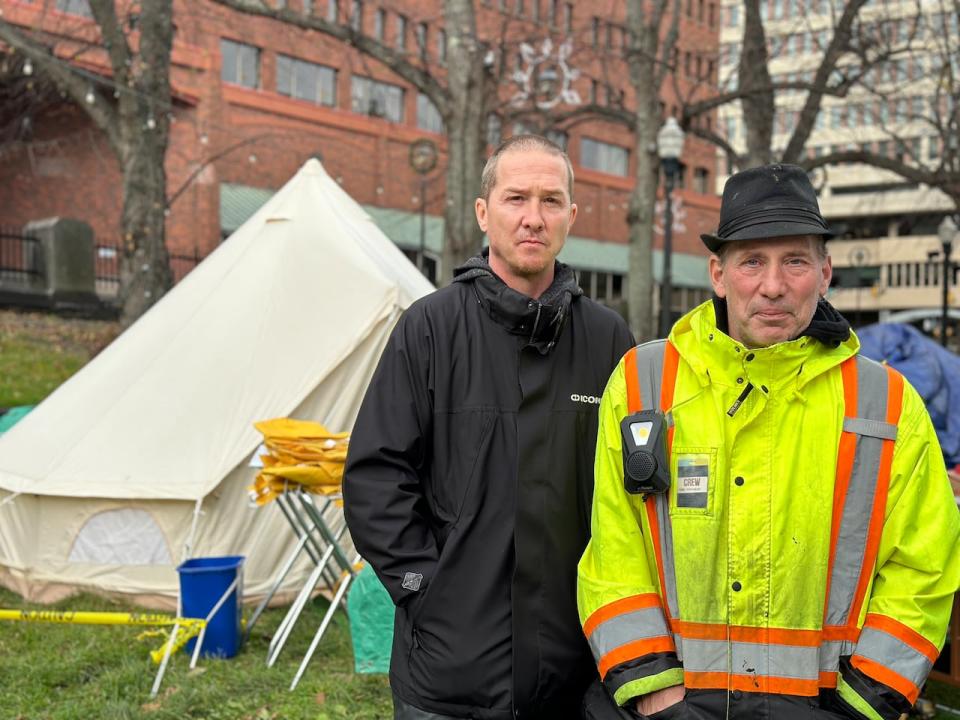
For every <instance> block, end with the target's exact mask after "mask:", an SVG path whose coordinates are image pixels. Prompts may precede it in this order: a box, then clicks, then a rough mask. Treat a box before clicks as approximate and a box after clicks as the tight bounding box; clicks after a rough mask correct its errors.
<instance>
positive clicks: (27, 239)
mask: <svg viewBox="0 0 960 720" xmlns="http://www.w3.org/2000/svg"><path fill="white" fill-rule="evenodd" d="M40 250H41V248H40V241H39V240H38V239H37V238H35V237H33V236H32V235H30V234H28V233H25V232H23V230H21V229H20V228H12V227H7V226H3V225H0V280H5V281H9V282H14V283H19V284H24V285H26V284H28V283H29V282H30V280H31V279H32V278H35V277H39V276H40V272H41V270H40V268H41V264H40Z"/></svg>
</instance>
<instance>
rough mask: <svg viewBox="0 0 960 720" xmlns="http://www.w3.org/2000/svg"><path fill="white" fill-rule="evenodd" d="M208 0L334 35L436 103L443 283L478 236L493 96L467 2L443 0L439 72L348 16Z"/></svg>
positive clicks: (489, 58) (489, 59) (487, 51)
mask: <svg viewBox="0 0 960 720" xmlns="http://www.w3.org/2000/svg"><path fill="white" fill-rule="evenodd" d="M213 1H214V2H215V3H217V4H219V5H223V6H225V7H228V8H230V9H232V10H236V11H239V12H243V13H248V14H251V15H258V16H261V17H271V18H274V19H277V20H280V21H282V22H285V23H287V24H289V25H291V26H294V27H299V28H304V29H312V30H316V31H318V32H321V33H324V34H326V35H329V36H330V37H333V38H336V39H337V40H340V41H342V42H343V43H345V44H347V45H349V46H351V47H354V48H356V49H357V50H358V51H359V52H360V53H362V54H363V55H366V56H368V57H370V58H373V59H374V60H376V61H378V62H380V63H382V64H384V65H385V66H387V67H389V68H390V69H391V70H392V71H393V72H394V73H396V74H397V75H398V76H399V77H401V78H402V79H403V80H405V81H406V82H408V83H410V84H411V85H412V86H413V87H414V88H416V89H417V90H418V91H419V92H421V93H423V94H424V95H426V96H427V97H428V98H429V99H430V101H431V102H432V103H433V104H434V106H436V108H437V110H438V112H439V113H440V117H441V118H442V119H443V124H444V129H445V131H446V134H447V142H448V156H447V167H446V180H447V188H446V190H447V192H446V198H447V200H446V207H445V209H444V235H445V237H444V243H443V258H442V265H443V276H442V280H443V281H444V282H449V281H450V279H451V278H452V277H453V269H454V268H455V267H456V266H458V265H460V264H461V263H462V262H463V261H464V260H466V259H467V258H469V257H470V256H471V255H474V254H475V253H477V252H478V251H479V250H480V244H481V239H482V233H481V232H480V228H479V227H478V226H477V222H476V218H475V217H474V213H473V203H474V199H475V198H476V197H477V196H478V195H479V193H480V174H481V170H482V169H483V164H484V162H485V152H486V145H487V142H486V137H487V135H486V130H487V116H488V114H489V112H490V110H491V109H492V108H493V107H494V106H495V104H496V101H497V97H498V95H497V83H496V77H495V76H494V74H493V71H492V67H493V63H494V60H493V57H494V53H492V51H491V47H490V46H489V44H487V43H484V42H482V41H481V40H480V38H479V37H478V34H477V20H476V14H475V12H474V7H473V2H472V0H444V2H443V20H444V28H445V32H446V34H447V63H446V65H447V67H446V71H445V72H444V73H443V74H437V73H435V72H432V69H433V68H432V67H431V65H430V63H429V62H428V57H427V53H426V52H425V48H421V49H420V52H419V53H418V54H415V55H409V54H407V53H406V52H404V51H402V50H400V49H397V48H394V47H391V46H390V45H388V44H387V43H385V42H383V41H381V40H378V39H377V38H375V37H374V36H372V35H370V34H367V33H365V32H364V31H363V28H362V26H361V24H360V23H359V22H352V20H353V19H352V18H344V19H345V20H346V22H339V21H338V22H331V21H328V20H327V19H326V18H323V17H320V16H319V15H308V14H304V13H300V12H295V11H293V10H289V9H285V8H280V9H278V8H276V7H274V6H273V5H272V4H270V3H268V2H265V0H213Z"/></svg>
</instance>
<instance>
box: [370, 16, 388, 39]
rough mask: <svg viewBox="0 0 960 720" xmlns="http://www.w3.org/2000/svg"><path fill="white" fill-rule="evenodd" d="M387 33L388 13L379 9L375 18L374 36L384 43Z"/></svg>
mask: <svg viewBox="0 0 960 720" xmlns="http://www.w3.org/2000/svg"><path fill="white" fill-rule="evenodd" d="M386 32H387V11H386V10H384V9H383V8H379V9H378V10H377V12H376V14H375V15H374V16H373V36H374V37H375V38H376V39H377V40H379V41H380V42H383V38H384V37H385V36H386Z"/></svg>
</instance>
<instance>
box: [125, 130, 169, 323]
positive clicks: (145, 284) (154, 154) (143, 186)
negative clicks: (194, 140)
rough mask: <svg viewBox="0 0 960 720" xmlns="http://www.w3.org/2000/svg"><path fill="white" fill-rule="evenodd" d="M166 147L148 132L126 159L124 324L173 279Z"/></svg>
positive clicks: (146, 308) (146, 305)
mask: <svg viewBox="0 0 960 720" xmlns="http://www.w3.org/2000/svg"><path fill="white" fill-rule="evenodd" d="M165 149H166V141H165V140H164V141H163V142H159V139H156V140H155V139H153V138H146V139H145V141H144V142H143V143H142V144H141V147H140V148H132V149H131V150H130V151H129V152H128V153H127V157H126V159H125V160H124V161H123V213H122V231H123V244H122V247H123V252H122V255H121V261H120V304H121V314H120V319H121V322H122V324H123V325H124V327H127V326H129V325H130V324H131V323H133V321H134V320H136V319H137V318H138V317H140V316H141V315H143V313H144V312H146V311H147V310H148V309H149V308H150V306H151V305H153V304H154V303H155V302H156V301H157V300H159V299H160V298H161V297H162V296H163V294H164V293H165V292H166V291H167V290H169V289H170V287H171V286H172V285H173V275H172V273H171V272H170V258H169V254H168V253H167V246H166V242H165V237H164V221H165V219H166V218H165V216H164V207H165V201H166V173H165V172H164V168H163V156H164V152H165Z"/></svg>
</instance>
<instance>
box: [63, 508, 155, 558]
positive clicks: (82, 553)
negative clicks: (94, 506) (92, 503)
mask: <svg viewBox="0 0 960 720" xmlns="http://www.w3.org/2000/svg"><path fill="white" fill-rule="evenodd" d="M69 561H70V562H77V563H92V564H96V565H171V564H172V559H171V556H170V548H169V547H168V545H167V539H166V537H164V534H163V531H162V530H161V529H160V526H159V525H157V522H156V521H155V520H154V519H153V516H151V515H150V513H148V512H146V511H145V510H137V509H134V508H121V509H119V510H106V511H104V512H100V513H97V514H96V515H94V516H93V517H91V518H90V519H89V520H87V522H85V523H84V525H83V527H82V528H80V532H79V533H77V537H76V539H75V540H74V541H73V547H72V548H71V549H70V557H69Z"/></svg>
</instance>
